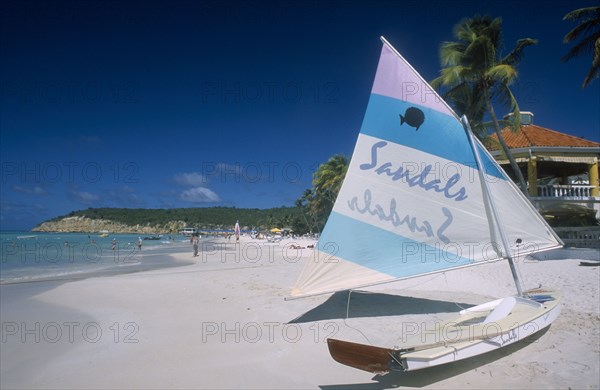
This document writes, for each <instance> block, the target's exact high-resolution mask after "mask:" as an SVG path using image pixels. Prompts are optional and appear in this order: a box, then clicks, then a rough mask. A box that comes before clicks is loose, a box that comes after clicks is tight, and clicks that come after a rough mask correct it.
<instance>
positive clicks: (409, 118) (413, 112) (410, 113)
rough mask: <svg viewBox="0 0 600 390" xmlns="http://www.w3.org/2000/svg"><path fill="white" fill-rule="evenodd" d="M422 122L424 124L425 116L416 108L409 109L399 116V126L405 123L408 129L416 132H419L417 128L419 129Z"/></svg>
mask: <svg viewBox="0 0 600 390" xmlns="http://www.w3.org/2000/svg"><path fill="white" fill-rule="evenodd" d="M423 122H425V114H424V113H423V111H421V110H419V109H418V108H416V107H409V108H407V109H406V111H405V112H404V115H402V114H400V126H402V125H403V124H405V123H406V124H407V125H409V126H410V127H414V128H415V129H416V131H419V127H421V125H422V124H423Z"/></svg>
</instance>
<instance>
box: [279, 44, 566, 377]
mask: <svg viewBox="0 0 600 390" xmlns="http://www.w3.org/2000/svg"><path fill="white" fill-rule="evenodd" d="M381 39H382V41H383V47H382V51H381V56H380V60H379V64H378V67H377V72H376V75H375V80H374V83H373V87H372V91H371V95H370V99H369V103H368V106H367V110H366V113H365V116H364V120H363V124H362V127H361V129H360V134H359V135H358V140H357V142H356V146H355V149H354V152H353V154H352V158H351V162H350V166H349V168H348V172H347V174H346V177H345V179H344V182H343V185H342V187H341V189H340V192H339V195H338V197H337V199H336V202H335V204H334V207H333V210H332V212H331V214H330V216H329V219H328V220H327V223H326V225H325V228H324V230H323V232H322V234H321V237H320V239H319V242H318V243H317V245H316V247H315V251H314V259H312V260H310V261H307V263H306V265H305V267H304V269H303V270H302V272H301V274H300V276H299V278H298V280H297V282H296V284H295V286H294V287H293V289H292V292H291V295H292V297H303V296H309V295H317V294H324V293H333V292H336V291H343V290H349V289H356V288H361V287H366V286H370V285H375V284H380V283H387V282H392V281H396V280H401V279H406V278H411V277H417V276H422V275H426V274H430V273H436V272H444V271H446V270H450V269H455V268H460V267H466V266H473V265H478V264H483V263H486V262H490V261H498V260H502V259H507V260H508V262H509V264H510V266H511V270H512V272H513V276H514V278H515V284H516V288H517V292H518V296H517V297H516V298H515V297H511V299H510V300H506V299H505V300H498V301H494V302H491V303H488V304H485V305H482V306H481V307H479V306H477V307H476V308H471V309H469V310H468V311H466V312H465V313H462V314H464V315H466V316H470V317H473V316H474V314H473V313H477V315H478V316H479V317H481V315H482V314H481V312H482V311H483V312H484V314H485V315H489V316H491V317H490V318H491V319H493V320H498V321H501V320H506V318H508V317H510V315H511V314H512V313H517V312H518V313H520V312H522V311H528V309H527V308H528V307H530V308H532V309H531V310H529V311H530V312H531V313H533V314H531V313H530V314H531V315H532V316H533V317H535V318H538V317H539V316H538V314H539V312H540V310H552V316H548V318H550V317H552V318H550V321H551V320H553V319H554V318H555V317H556V316H557V315H558V311H559V310H560V309H559V305H558V296H557V295H553V294H552V293H544V294H542V295H539V294H538V295H537V296H535V297H534V299H530V298H531V297H529V298H526V297H524V295H525V294H524V293H523V291H522V289H521V287H520V282H519V279H518V272H517V269H516V266H515V264H514V262H513V259H514V258H517V257H520V256H524V255H527V254H530V253H535V252H539V251H543V250H549V249H553V248H557V247H561V246H562V245H563V244H562V242H561V240H560V239H559V238H558V237H557V236H556V234H555V233H554V232H553V230H552V229H551V228H550V227H549V226H548V225H547V223H546V222H545V221H544V219H543V218H542V217H541V216H540V215H539V213H538V212H537V211H536V210H535V208H534V207H533V206H532V205H531V203H530V202H529V201H528V200H527V198H526V197H525V196H524V195H523V194H522V193H521V191H520V190H519V189H518V188H517V187H516V186H515V185H514V184H513V182H512V181H511V180H510V179H509V177H508V176H507V175H506V173H505V172H504V171H503V170H502V169H501V168H500V167H499V166H498V164H497V163H496V162H495V161H494V159H493V158H492V157H491V155H490V154H489V153H488V152H487V150H486V149H485V148H484V147H483V146H482V145H481V143H480V142H479V141H477V140H476V139H475V138H474V137H473V136H472V134H471V131H470V129H469V128H468V122H467V121H466V118H463V119H462V120H461V119H459V118H458V116H457V115H456V114H455V113H454V112H453V110H452V109H451V108H450V107H449V106H448V105H447V104H446V102H445V101H444V100H443V99H442V98H441V97H440V96H439V95H438V94H437V93H436V92H435V91H434V90H433V89H432V88H431V87H430V86H429V85H428V84H427V82H425V81H424V80H423V78H422V77H421V76H420V75H419V74H418V73H417V72H416V71H415V70H414V69H413V68H412V66H411V65H410V64H409V63H408V62H407V61H406V60H405V59H404V58H403V57H402V56H401V55H400V54H399V53H398V52H397V51H396V50H395V49H394V48H393V47H392V46H391V45H390V44H389V43H388V42H387V41H386V40H385V39H384V38H383V37H382V38H381ZM531 295H533V294H531ZM548 302H551V304H549V303H548ZM542 307H543V308H542ZM524 308H525V309H524ZM526 309H527V310H526ZM534 309H535V310H537V311H535V310H534ZM492 312H494V314H493V315H492ZM485 315H484V317H485ZM507 316H508V317H507ZM536 316H538V317H536ZM473 318H475V317H473ZM473 318H471V320H472V319H473ZM524 318H525V317H519V318H517V319H518V320H519V321H523V320H524ZM527 318H528V320H531V318H529V317H527ZM514 319H515V318H511V320H514ZM461 321H463V320H461ZM463 322H464V321H463ZM471 322H473V321H471ZM482 322H483V321H482ZM488 322H489V321H488ZM520 324H521V322H520ZM544 325H545V326H547V325H546V324H545V323H540V324H537V323H536V326H544ZM511 329H512V331H514V330H515V329H514V328H511ZM511 329H508V330H506V329H503V330H502V332H500V333H502V334H505V330H506V331H511ZM536 330H539V329H536ZM525 333H526V332H523V334H525ZM499 336H501V335H499ZM489 339H491V337H483V336H481V337H475V338H474V340H471V341H472V343H474V344H477V345H479V344H481V342H482V340H484V341H486V340H487V341H489ZM457 340H458V342H459V343H464V342H466V341H465V340H463V339H462V338H458V339H457ZM495 342H496V344H502V345H504V344H505V343H503V342H502V343H498V341H497V340H495ZM329 347H330V350H331V352H332V355H334V358H336V360H338V361H340V362H342V363H345V364H349V365H352V366H354V367H357V368H361V369H366V370H368V371H372V372H378V371H386V370H387V369H389V368H390V367H392V366H401V368H402V369H403V370H405V369H414V368H423V367H426V366H429V365H434V364H439V363H440V362H445V361H444V359H448V357H447V356H446V355H447V354H448V353H447V351H443V349H444V348H442V351H441V352H440V351H438V352H439V353H441V355H442V356H445V357H443V358H441V360H440V359H438V358H435V359H429V360H428V359H424V358H423V353H421V355H419V356H418V357H417V358H416V360H419V361H425V360H426V361H427V363H425V364H421V365H419V364H413V365H412V367H408V368H407V367H406V366H407V362H406V360H410V357H406V356H405V354H406V350H404V352H403V354H401V353H399V352H398V351H397V350H391V349H389V350H388V349H377V348H378V347H372V346H362V345H360V344H356V345H355V344H353V343H347V342H341V341H339V340H330V343H329ZM429 347H431V348H439V347H440V346H439V345H435V346H431V345H430V346H429ZM481 347H482V346H481V345H479V346H478V347H477V348H475V349H469V348H470V347H469V346H465V347H464V348H465V349H466V350H468V352H465V353H464V354H463V355H464V356H462V357H461V356H459V355H460V354H459V353H454V354H453V356H454V358H453V359H450V360H448V361H451V360H456V358H457V357H458V358H463V357H467V356H472V354H473V353H481V352H480V350H481V349H482V348H481ZM332 348H333V349H335V350H337V357H336V352H335V351H334V350H332ZM365 348H366V349H365ZM452 348H454V350H456V348H457V345H456V344H455V345H454V346H453V347H452ZM461 348H462V347H461ZM483 349H486V348H483ZM419 350H421V348H419ZM413 353H416V352H414V348H413ZM378 354H379V355H378ZM373 355H376V356H379V357H380V358H381V359H382V360H381V362H379V363H377V364H374V363H373V362H371V361H367V362H362V361H361V359H362V358H365V359H366V356H368V357H373ZM401 355H402V356H401ZM361 356H362V357H361ZM390 357H392V359H391V360H390ZM357 359H358V361H359V363H357V362H356V360H357ZM436 359H437V360H436ZM367 360H368V359H367ZM399 362H403V364H399Z"/></svg>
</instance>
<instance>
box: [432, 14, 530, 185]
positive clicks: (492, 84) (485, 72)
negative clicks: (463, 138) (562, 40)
mask: <svg viewBox="0 0 600 390" xmlns="http://www.w3.org/2000/svg"><path fill="white" fill-rule="evenodd" d="M454 37H455V38H456V39H457V41H455V42H443V43H442V44H441V46H440V62H441V65H442V66H443V67H444V68H443V69H442V70H441V72H440V73H441V75H440V76H439V77H438V78H436V79H435V80H433V81H432V82H431V85H432V86H433V87H434V88H436V89H442V88H445V91H444V93H443V96H444V98H445V99H447V100H448V101H449V102H450V104H452V105H453V106H454V109H455V110H456V112H457V114H458V115H461V116H462V115H466V116H467V118H469V121H470V122H471V125H472V127H473V128H474V130H475V133H476V134H477V135H478V136H479V137H483V136H484V135H485V134H487V128H488V127H490V126H491V127H492V129H493V131H494V132H495V134H496V136H497V137H498V141H499V143H500V146H501V147H502V151H503V152H504V154H505V155H506V156H507V158H508V160H509V161H510V165H511V167H512V169H513V171H514V173H515V176H516V178H517V182H518V184H519V186H520V187H521V190H522V191H523V192H526V189H527V185H526V183H525V179H524V178H523V174H522V172H521V170H520V169H519V166H518V165H517V162H516V161H515V159H514V157H513V155H512V153H511V152H510V149H509V148H508V145H506V142H505V140H504V137H502V134H501V130H500V124H501V121H499V120H498V118H497V116H496V113H495V111H494V103H498V104H500V105H502V106H505V107H508V108H509V109H510V110H511V111H512V112H513V122H512V128H513V130H514V131H518V130H519V129H520V125H521V123H520V118H521V113H520V110H519V105H518V103H517V100H516V99H515V97H514V95H513V94H512V92H511V90H510V86H511V85H512V84H513V83H514V82H515V80H516V79H517V76H518V72H517V68H516V66H517V64H518V63H519V62H520V60H521V59H522V57H523V55H524V50H525V48H526V47H528V46H531V45H535V44H536V43H537V41H536V40H535V39H531V38H524V39H519V40H518V41H517V42H516V44H515V47H514V48H513V49H512V50H511V51H510V52H509V53H508V54H507V55H505V56H502V49H503V41H502V19H500V18H496V19H492V18H491V17H489V16H476V17H474V18H467V19H463V20H462V21H461V22H460V23H458V24H457V25H456V26H455V27H454ZM485 114H489V117H490V119H491V121H490V122H487V123H486V122H485V120H484V119H485Z"/></svg>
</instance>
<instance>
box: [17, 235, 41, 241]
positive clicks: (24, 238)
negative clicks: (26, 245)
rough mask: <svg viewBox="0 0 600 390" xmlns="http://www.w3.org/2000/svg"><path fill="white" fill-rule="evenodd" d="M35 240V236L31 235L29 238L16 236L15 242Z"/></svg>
mask: <svg viewBox="0 0 600 390" xmlns="http://www.w3.org/2000/svg"><path fill="white" fill-rule="evenodd" d="M35 239H37V236H35V235H31V236H17V240H35Z"/></svg>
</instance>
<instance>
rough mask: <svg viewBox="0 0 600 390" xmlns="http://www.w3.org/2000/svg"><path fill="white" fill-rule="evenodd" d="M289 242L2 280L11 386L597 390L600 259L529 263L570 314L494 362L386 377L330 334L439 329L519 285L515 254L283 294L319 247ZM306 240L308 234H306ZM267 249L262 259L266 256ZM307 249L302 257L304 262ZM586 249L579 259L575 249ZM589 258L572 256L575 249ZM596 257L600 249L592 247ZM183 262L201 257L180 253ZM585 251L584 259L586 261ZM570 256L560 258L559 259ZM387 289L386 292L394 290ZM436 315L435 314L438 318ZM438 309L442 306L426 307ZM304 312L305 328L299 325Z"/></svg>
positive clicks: (1, 361)
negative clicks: (152, 263)
mask: <svg viewBox="0 0 600 390" xmlns="http://www.w3.org/2000/svg"><path fill="white" fill-rule="evenodd" d="M285 244H286V242H285V241H284V242H282V243H279V244H266V243H264V242H249V241H242V243H241V245H240V248H241V250H240V251H239V252H236V251H235V250H229V249H227V248H233V245H232V243H230V244H227V246H225V247H221V248H219V249H220V250H216V248H215V247H214V246H211V247H210V248H205V249H208V250H209V251H207V252H206V253H205V254H203V255H202V256H201V257H198V258H196V259H197V263H196V264H194V265H191V266H186V267H180V268H171V269H164V270H154V271H147V272H140V273H136V274H128V275H119V276H112V277H99V278H91V279H87V280H79V281H73V282H69V283H62V284H60V283H55V282H54V283H53V282H41V283H29V284H19V285H3V286H1V287H0V292H1V294H0V298H1V306H0V317H1V321H2V343H1V344H0V347H1V350H0V385H1V387H2V388H254V389H259V388H260V389H264V388H296V389H297V388H318V387H321V388H325V389H370V388H373V389H379V388H391V387H425V388H477V389H479V388H519V389H522V388H565V389H566V388H573V389H575V388H577V389H587V388H590V389H591V388H598V387H599V385H600V383H599V382H600V380H599V377H600V373H599V367H600V307H599V305H600V303H599V302H600V300H599V290H600V277H599V271H600V267H582V266H579V260H578V259H573V258H571V259H564V260H546V261H534V260H530V261H525V262H521V263H520V269H521V274H522V278H523V281H524V284H525V286H526V287H528V288H532V287H537V286H538V285H539V284H542V286H543V287H547V288H555V289H557V290H559V291H560V292H561V294H562V296H563V308H562V314H561V315H560V317H559V318H558V319H557V320H556V322H555V323H554V324H553V325H552V326H551V327H550V329H549V330H548V331H547V332H546V333H544V334H543V335H541V336H540V337H539V338H538V339H537V340H533V341H529V342H525V343H518V344H516V345H514V346H509V347H506V349H505V350H501V351H500V352H498V353H492V354H491V355H489V356H485V357H481V358H477V359H470V360H468V361H464V362H457V363H452V364H450V365H446V366H441V367H436V368H434V369H430V370H424V371H415V372H413V373H405V374H398V373H393V374H389V375H386V376H374V375H372V374H369V373H366V372H362V371H359V370H355V369H352V368H349V367H346V366H343V365H340V364H338V363H336V362H335V361H333V360H332V359H331V358H330V356H329V353H328V351H327V346H326V344H325V343H324V341H325V339H326V338H327V337H328V336H333V335H335V336H336V337H338V338H342V339H348V340H356V341H361V342H365V341H366V340H365V337H366V338H368V340H370V341H371V342H373V343H375V344H381V345H382V346H388V347H389V346H393V345H394V342H395V341H396V340H398V338H399V337H401V330H402V326H403V324H407V323H414V324H421V323H433V322H435V321H437V320H438V319H442V318H447V317H448V316H451V315H452V313H450V312H453V311H454V312H455V311H457V310H459V308H458V306H457V305H456V304H455V302H456V303H458V304H476V303H482V302H485V301H487V300H490V299H491V298H498V297H502V296H506V295H512V294H514V293H515V291H514V287H513V286H512V284H511V277H510V271H509V269H508V266H507V264H506V263H505V262H498V263H494V264H490V265H485V266H480V267H473V268H468V269H463V270H457V271H452V272H447V273H445V274H439V275H436V276H429V277H423V278H417V279H412V280H409V281H404V282H396V283H393V284H388V285H382V286H378V287H377V288H371V289H370V291H371V292H374V293H373V294H361V293H353V295H352V301H351V308H350V316H351V318H349V319H347V320H344V317H345V312H346V296H345V295H341V294H336V295H334V296H322V297H312V298H306V299H301V300H293V301H284V299H283V298H284V297H285V296H287V295H288V293H289V291H290V288H291V286H292V285H293V283H294V281H295V279H296V277H297V276H298V274H299V272H300V269H301V268H302V263H303V262H304V261H305V260H306V259H307V258H309V257H310V255H311V250H308V249H304V250H302V251H295V250H288V251H287V255H285V254H282V249H283V248H285ZM299 244H300V245H304V246H305V245H306V244H308V242H299ZM259 252H260V253H259ZM299 252H301V254H302V256H303V257H302V258H300V257H297V255H299V254H300V253H299ZM573 253H575V254H573ZM578 253H584V252H569V256H571V257H573V256H575V257H577V256H578ZM586 253H587V254H586V255H585V256H589V254H590V253H593V255H596V254H598V253H597V252H589V251H588V252H586ZM177 256H178V257H179V258H186V259H187V258H188V257H191V248H190V253H189V254H187V253H186V254H179V255H177ZM585 256H579V257H585ZM559 257H560V256H559ZM383 293H387V294H383ZM431 312H433V313H431ZM428 313H431V314H428ZM297 317H299V318H298V321H300V323H290V321H292V320H294V319H295V318H297Z"/></svg>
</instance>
